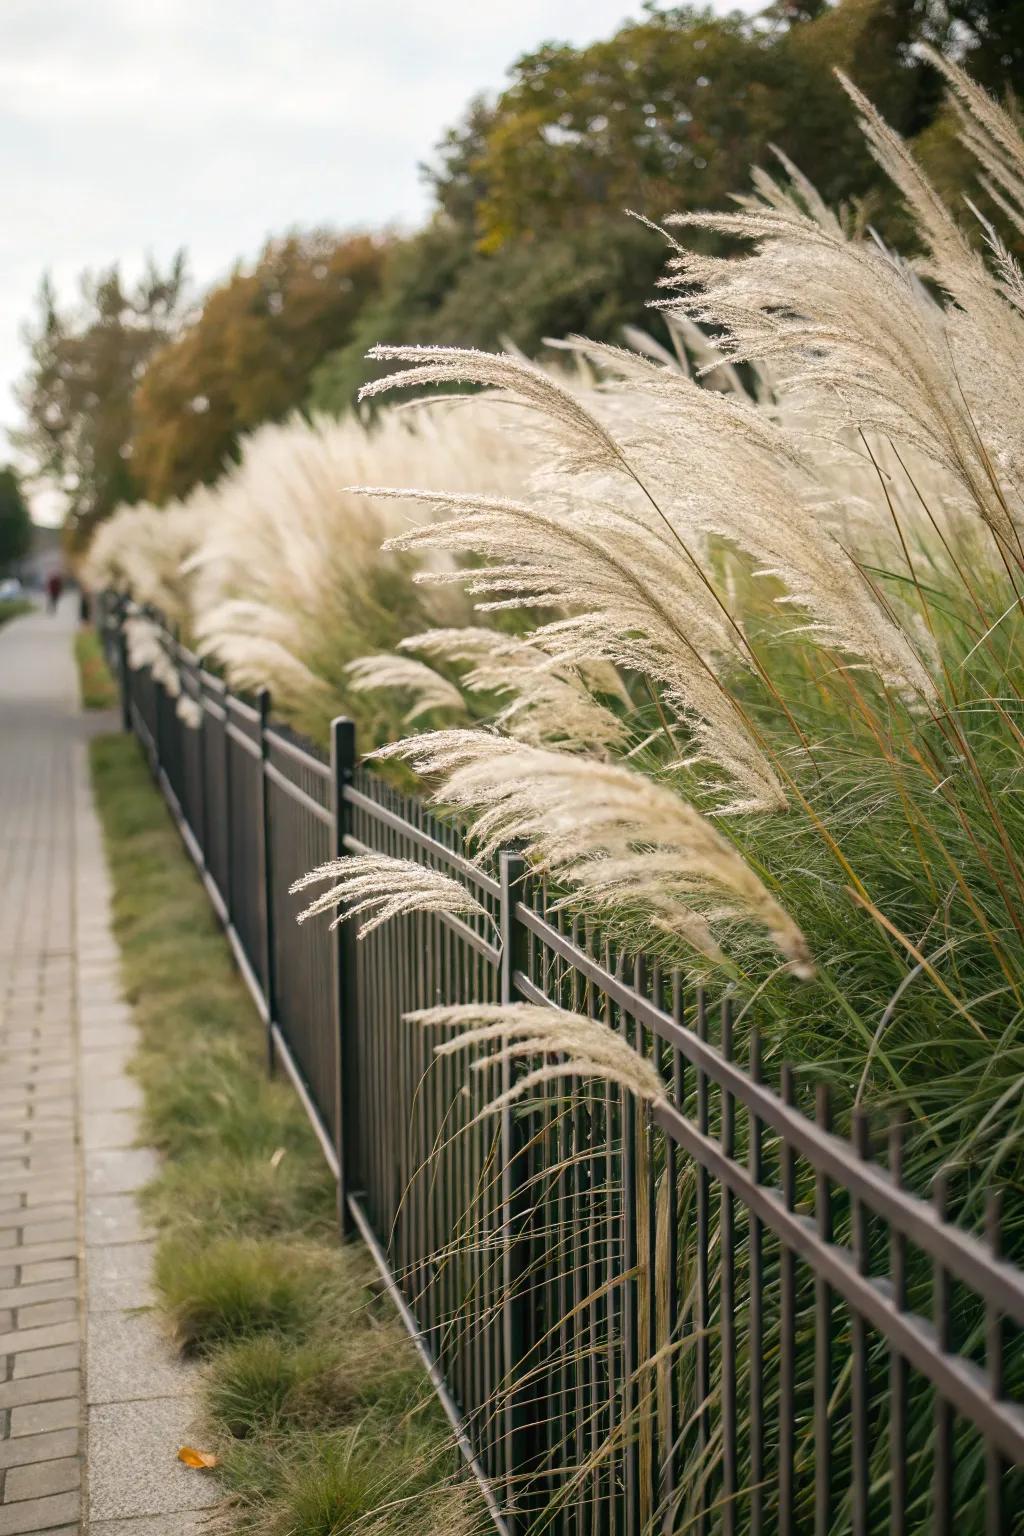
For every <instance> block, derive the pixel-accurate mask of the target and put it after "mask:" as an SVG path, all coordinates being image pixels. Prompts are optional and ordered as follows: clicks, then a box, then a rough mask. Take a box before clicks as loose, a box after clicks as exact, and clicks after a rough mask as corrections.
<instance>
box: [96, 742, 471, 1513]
mask: <svg viewBox="0 0 1024 1536" xmlns="http://www.w3.org/2000/svg"><path fill="white" fill-rule="evenodd" d="M91 754H92V771H93V782H94V785H95V790H96V797H97V803H98V808H99V813H100V818H101V821H102V824H103V831H104V837H105V841H106V847H107V854H108V857H109V860H110V866H111V872H112V876H113V886H114V897H113V902H114V929H115V933H116V935H117V939H118V942H119V944H120V946H121V956H122V972H123V979H124V985H125V990H126V993H127V996H128V997H129V999H130V1001H131V1003H132V1005H133V1008H134V1011H135V1017H136V1021H137V1023H138V1025H139V1027H140V1030H141V1046H140V1050H139V1053H138V1057H137V1060H136V1063H135V1067H134V1070H135V1071H136V1073H137V1075H138V1077H139V1079H140V1081H141V1083H142V1085H143V1088H144V1091H145V1103H146V1111H145V1119H146V1136H147V1138H148V1139H149V1140H150V1141H151V1143H152V1144H153V1145H155V1146H157V1147H158V1148H160V1150H161V1151H162V1152H163V1154H164V1162H163V1168H162V1171H161V1173H160V1174H159V1175H158V1177H157V1178H156V1180H155V1181H154V1183H153V1184H152V1185H151V1186H150V1188H149V1190H148V1191H147V1193H146V1200H147V1204H148V1210H149V1214H150V1216H151V1217H152V1219H153V1220H154V1222H155V1223H156V1225H157V1229H158V1234H159V1243H158V1251H157V1266H156V1277H157V1288H158V1293H159V1297H160V1304H161V1306H162V1309H163V1312H164V1315H165V1317H166V1320H167V1325H168V1328H169V1330H170V1331H171V1333H172V1335H173V1337H174V1338H175V1340H176V1343H177V1346H178V1348H179V1349H181V1350H182V1352H183V1353H187V1354H190V1355H193V1356H197V1357H199V1358H200V1359H201V1360H202V1362H203V1383H204V1396H205V1412H206V1433H207V1436H208V1441H209V1444H208V1446H206V1447H205V1448H209V1449H212V1450H213V1451H214V1452H215V1453H216V1454H217V1455H218V1457H219V1458H220V1469H219V1472H218V1473H217V1474H216V1475H218V1476H220V1477H221V1478H222V1481H223V1485H224V1489H225V1493H226V1495H227V1496H228V1497H229V1500H230V1514H229V1517H228V1519H229V1526H230V1528H231V1529H232V1530H235V1531H238V1532H253V1533H255V1532H257V1531H258V1532H259V1533H260V1536H343V1533H346V1532H368V1533H372V1536H405V1533H409V1536H412V1533H413V1532H415V1533H416V1536H431V1533H438V1536H440V1533H441V1532H443V1533H444V1536H470V1533H475V1532H477V1531H482V1530H484V1529H486V1522H485V1521H483V1520H482V1519H481V1507H480V1504H479V1501H478V1499H477V1497H476V1494H475V1491H474V1489H473V1488H472V1486H471V1485H470V1484H469V1483H467V1482H466V1480H465V1479H464V1478H463V1477H462V1476H461V1475H460V1473H459V1470H458V1466H457V1457H456V1454H455V1452H454V1451H453V1449H452V1445H451V1439H450V1435H449V1433H448V1426H447V1424H446V1422H445V1420H444V1418H443V1416H442V1415H441V1412H440V1410H439V1408H438V1407H437V1404H436V1401H435V1399H434V1398H433V1395H432V1393H431V1391H430V1388H429V1384H428V1383H427V1381H426V1378H425V1376H424V1374H423V1372H422V1370H421V1369H420V1366H419V1362H418V1360H417V1359H416V1356H415V1354H414V1352H413V1350H412V1347H411V1345H410V1343H409V1341H408V1339H407V1337H406V1335H405V1333H404V1330H403V1329H402V1327H401V1325H400V1323H399V1322H398V1321H397V1319H396V1318H395V1317H394V1314H393V1313H392V1312H391V1310H390V1306H389V1304H388V1303H387V1301H386V1299H381V1298H380V1296H379V1294H377V1292H376V1289H375V1287H374V1284H373V1273H372V1266H371V1264H370V1261H369V1259H368V1258H367V1256H366V1255H365V1253H364V1252H363V1251H362V1250H361V1249H360V1248H358V1247H356V1246H355V1245H351V1246H346V1247H340V1246H339V1244H338V1242H337V1239H336V1236H335V1232H334V1186H333V1181H332V1180H331V1177H330V1175H329V1173H328V1171H327V1170H326V1168H325V1167H324V1164H323V1159H322V1156H321V1154H320V1151H319V1148H318V1147H317V1144H316V1141H315V1139H314V1136H313V1133H312V1131H311V1130H310V1128H309V1126H308V1124H307V1123H306V1120H305V1117H304V1115H303V1112H302V1110H301V1108H300V1106H299V1104H298V1101H297V1100H296V1098H295V1095H294V1094H293V1092H292V1090H291V1089H290V1087H288V1086H287V1084H286V1083H284V1082H282V1081H268V1079H267V1077H266V1073H265V1069H264V1064H263V1063H264V1043H263V1037H262V1031H261V1028H260V1026H259V1023H258V1020H257V1017H256V1014H255V1012H254V1010H253V1008H252V1005H251V1002H250V1000H249V997H248V994H247V993H246V991H245V989H244V987H243V985H242V982H241V980H240V978H239V976H238V974H237V972H236V970H235V968H234V965H233V964H232V961H231V958H230V954H229V951H228V948H227V944H226V942H225V940H224V937H223V935H222V933H221V932H220V930H219V929H218V927H217V925H216V922H215V919H214V917H213V914H212V912H211V910H210V907H209V903H208V901H207V898H206V894H205V892H204V891H203V889H202V886H201V884H200V882H199V880H198V879H197V877H196V874H195V871H194V870H193V868H192V865H191V863H190V862H189V860H188V858H187V855H186V854H185V852H184V850H183V848H182V846H181V842H180V840H179V838H178V834H177V832H176V830H175V829H174V827H173V824H172V822H171V820H170V817H169V816H168V814H167V810H166V807H165V806H164V804H163V801H162V799H161V798H160V796H159V794H158V792H157V790H156V789H155V788H154V786H153V784H152V781H151V780H150V778H149V775H148V772H147V770H146V768H145V766H144V764H143V761H142V758H141V756H140V754H139V752H138V748H137V746H136V744H135V742H134V741H133V740H132V739H131V738H129V737H123V736H103V737H99V738H98V739H96V740H95V741H93V742H92V744H91ZM197 1475H203V1474H197Z"/></svg>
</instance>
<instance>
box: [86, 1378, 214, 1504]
mask: <svg viewBox="0 0 1024 1536" xmlns="http://www.w3.org/2000/svg"><path fill="white" fill-rule="evenodd" d="M194 1415H195V1406H194V1404H193V1403H192V1402H191V1401H190V1400H189V1399H188V1398H177V1397H175V1398H163V1399H157V1400H156V1401H150V1402H142V1403H108V1404H105V1405H104V1406H103V1407H100V1408H96V1409H94V1410H93V1412H92V1414H91V1416H90V1429H89V1442H90V1444H89V1519H90V1522H91V1523H92V1529H93V1531H95V1530H97V1529H102V1527H99V1526H97V1524H95V1523H93V1522H99V1521H103V1520H121V1521H123V1520H129V1519H131V1518H132V1517H133V1516H138V1515H173V1514H176V1513H177V1512H178V1511H181V1510H188V1511H194V1510H199V1509H204V1508H209V1507H211V1506H212V1505H214V1504H216V1503H218V1502H219V1500H220V1497H221V1493H220V1489H219V1487H218V1484H217V1480H216V1478H213V1477H210V1476H209V1475H208V1474H207V1473H204V1472H197V1471H195V1470H193V1469H191V1468H188V1467H185V1466H183V1465H182V1463H181V1462H180V1461H178V1459H177V1454H176V1453H177V1449H178V1447H179V1446H180V1445H183V1444H185V1443H186V1442H187V1441H188V1440H190V1439H192V1438H193V1436H194V1434H195V1425H194ZM126 1445H131V1446H132V1447H133V1455H132V1456H131V1457H127V1456H125V1454H124V1448H125V1446H126ZM157 1529H158V1530H159V1527H158V1528H157ZM172 1529H175V1528H174V1527H172ZM178 1529H180V1527H179V1528H178Z"/></svg>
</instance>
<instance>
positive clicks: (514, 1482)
mask: <svg viewBox="0 0 1024 1536" xmlns="http://www.w3.org/2000/svg"><path fill="white" fill-rule="evenodd" d="M498 868H499V875H498V879H499V883H500V887H501V894H500V898H499V901H500V906H499V927H500V930H501V979H500V1001H501V1002H502V1003H512V1002H514V1001H515V1000H516V985H515V975H516V971H517V970H518V969H519V966H520V961H521V958H522V950H523V935H522V932H521V930H520V928H519V924H518V923H517V922H516V902H517V901H518V899H519V897H518V892H517V889H516V886H517V882H519V881H520V880H521V879H522V876H523V875H524V873H525V871H526V865H525V863H524V861H523V859H522V858H521V857H520V856H519V854H517V853H514V852H509V851H507V850H503V851H502V853H501V854H500V856H499V863H498ZM512 1085H513V1075H512V1065H511V1063H510V1062H509V1061H507V1060H506V1061H504V1062H503V1063H502V1068H501V1090H502V1092H503V1093H507V1092H508V1091H509V1089H510V1088H511V1087H512ZM500 1149H501V1207H502V1209H501V1252H502V1281H501V1283H502V1297H501V1308H502V1343H503V1351H502V1352H503V1360H502V1378H503V1388H502V1391H503V1397H504V1404H503V1412H502V1419H503V1424H502V1438H503V1441H504V1458H503V1461H504V1474H505V1476H504V1481H505V1508H506V1519H507V1521H508V1525H509V1530H510V1532H511V1533H512V1536H518V1533H519V1532H520V1531H522V1530H524V1529H525V1528H526V1525H527V1523H528V1513H527V1506H528V1503H529V1497H528V1490H527V1487H526V1482H525V1480H526V1477H527V1475H528V1470H529V1468H528V1461H529V1441H530V1434H529V1428H530V1424H529V1419H530V1407H529V1402H530V1398H531V1395H532V1393H531V1391H530V1389H529V1388H528V1387H527V1386H526V1384H525V1382H524V1380H523V1373H524V1371H526V1370H529V1371H530V1373H531V1376H535V1375H536V1369H537V1363H538V1362H537V1361H536V1360H535V1359H534V1358H533V1356H532V1354H531V1353H530V1328H529V1318H530V1301H529V1287H530V1285H531V1283H532V1282H531V1278H530V1273H529V1255H528V1253H527V1251H526V1246H527V1237H526V1226H527V1222H528V1220H529V1215H530V1206H529V1191H528V1186H527V1172H528V1160H527V1151H526V1146H525V1137H524V1135H523V1127H522V1120H521V1118H520V1116H519V1114H518V1113H517V1112H516V1110H515V1108H513V1107H512V1106H511V1105H508V1104H506V1105H505V1108H504V1109H503V1110H502V1112H501V1139H500Z"/></svg>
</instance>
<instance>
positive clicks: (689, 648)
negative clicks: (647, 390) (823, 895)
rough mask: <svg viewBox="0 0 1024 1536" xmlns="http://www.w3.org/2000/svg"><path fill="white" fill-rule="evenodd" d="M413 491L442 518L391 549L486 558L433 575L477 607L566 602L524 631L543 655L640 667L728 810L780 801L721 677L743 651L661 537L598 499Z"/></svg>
mask: <svg viewBox="0 0 1024 1536" xmlns="http://www.w3.org/2000/svg"><path fill="white" fill-rule="evenodd" d="M363 494H365V495H372V496H375V497H376V496H383V497H390V496H392V495H393V494H394V493H393V492H391V491H387V490H380V489H375V488H373V489H371V488H364V490H363ZM406 494H409V493H406ZM416 494H417V495H418V496H419V498H420V499H422V500H424V501H425V502H427V503H428V504H429V505H431V506H433V507H436V508H438V509H441V508H443V509H445V510H447V511H448V512H449V513H450V514H451V515H450V516H449V517H448V518H447V519H446V520H445V521H444V522H437V523H431V524H429V525H427V524H422V525H421V526H420V527H419V528H416V529H413V530H411V531H410V532H409V533H405V534H401V535H398V536H397V537H395V538H393V539H391V540H389V543H388V547H389V548H393V549H412V550H416V549H419V548H423V547H425V548H432V549H438V550H448V551H450V552H452V553H453V554H457V555H458V556H459V557H460V558H463V559H467V558H468V557H470V556H473V555H475V556H478V557H481V558H483V559H484V560H485V561H487V562H488V563H487V564H485V565H484V566H482V567H480V568H477V569H474V570H472V571H469V572H464V571H458V572H457V573H456V574H455V576H454V577H452V576H448V577H443V578H440V579H444V580H451V579H457V580H460V581H464V582H465V583H466V585H467V586H468V588H469V590H470V591H471V592H473V593H474V594H478V595H481V596H484V597H486V598H487V599H488V601H487V602H486V603H484V604H481V605H480V606H482V607H485V608H486V607H488V606H502V607H525V606H538V605H548V606H556V607H558V608H562V609H569V610H570V612H569V616H568V617H564V618H563V617H559V618H557V619H555V620H553V621H552V622H551V623H550V624H547V625H542V626H541V627H540V628H538V629H537V630H535V631H534V633H533V635H532V637H531V638H532V639H533V641H534V642H535V643H537V644H538V645H539V646H540V647H541V648H542V649H543V650H544V652H545V653H546V654H547V655H548V656H550V657H551V658H552V660H553V661H556V662H559V663H562V664H564V665H567V666H570V667H575V666H579V665H580V664H581V663H593V662H611V663H613V664H614V665H615V666H617V667H622V668H626V669H628V670H630V671H634V672H639V673H642V674H643V675H644V676H646V677H648V678H650V679H651V680H652V681H653V682H655V683H657V684H658V685H659V686H660V688H661V689H662V690H663V692H664V695H665V697H666V699H667V701H668V704H669V707H670V708H672V709H674V710H675V711H676V712H677V713H678V714H679V715H680V716H681V717H683V718H685V720H686V722H687V724H688V725H689V726H690V728H691V729H692V731H693V733H694V735H695V736H696V738H697V741H698V744H699V750H698V754H696V755H699V754H700V753H702V754H703V756H704V757H705V758H706V759H707V760H709V761H712V762H714V763H715V764H717V765H719V766H720V767H722V768H724V769H725V771H726V773H727V774H728V775H729V776H730V778H731V779H732V781H733V786H734V788H735V790H736V791H738V793H737V795H736V798H735V799H734V801H733V802H732V804H733V806H734V808H737V809H738V808H743V809H761V810H764V809H773V810H778V809H781V808H783V807H784V806H785V804H786V796H785V792H784V790H783V787H782V784H781V782H780V779H779V776H778V774H777V773H776V771H775V769H774V767H773V765H772V763H771V761H770V760H769V759H768V757H767V756H766V754H765V753H764V752H763V750H762V749H761V748H760V747H759V746H758V744H757V742H756V740H755V739H754V737H753V735H752V734H751V730H750V727H749V725H748V722H747V721H746V720H745V718H744V716H743V714H742V712H741V711H740V710H739V709H738V707H737V705H736V704H735V702H734V701H733V699H732V697H731V695H730V694H729V692H728V689H727V688H726V687H725V685H724V683H723V681H722V679H721V677H720V675H719V674H720V672H721V671H722V670H723V668H724V666H725V660H724V659H725V658H728V661H729V663H730V664H731V665H733V666H740V667H742V666H746V665H748V664H749V658H747V657H746V656H745V655H744V653H743V650H742V648H741V646H740V645H739V643H738V640H737V636H736V633H735V632H734V630H733V629H732V628H731V627H730V625H729V623H728V620H727V616H726V615H725V613H724V612H723V611H722V609H721V608H720V606H719V605H718V604H717V603H716V602H715V601H714V600H713V599H712V598H710V597H709V592H708V587H707V583H706V581H705V580H704V579H703V578H702V577H701V576H700V574H699V573H698V571H697V569H696V568H695V566H694V565H693V563H692V562H691V561H690V560H688V559H687V558H686V556H685V555H684V554H683V553H682V552H681V551H680V550H679V549H678V548H677V547H676V546H675V545H674V544H673V543H672V542H671V540H669V539H668V538H666V537H665V536H664V535H663V534H662V533H660V532H659V531H658V530H657V529H655V528H652V527H649V526H647V525H645V524H641V523H637V522H636V521H634V520H633V519H632V518H630V517H629V516H627V515H624V514H623V513H621V512H619V511H617V510H616V509H614V508H613V507H611V506H608V505H604V504H598V505H590V504H587V503H584V504H583V505H582V506H578V507H576V508H575V509H574V511H573V513H572V515H571V516H564V515H562V514H561V513H560V512H559V510H558V509H556V508H551V509H549V508H547V507H540V506H528V505H526V504H525V503H523V502H518V501H511V500H507V499H499V498H494V497H485V496H474V495H457V494H454V493H444V492H419V493H416Z"/></svg>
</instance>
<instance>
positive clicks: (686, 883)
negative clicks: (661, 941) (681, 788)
mask: <svg viewBox="0 0 1024 1536" xmlns="http://www.w3.org/2000/svg"><path fill="white" fill-rule="evenodd" d="M376 755H377V756H378V757H380V758H392V757H398V758H401V759H402V760H403V761H406V762H408V763H410V764H411V765H412V767H413V768H414V769H415V770H416V772H417V773H420V774H424V775H428V776H430V777H432V778H433V777H436V778H437V779H439V780H440V782H439V784H438V787H437V788H436V789H435V791H434V795H433V798H434V800H435V802H436V803H440V804H443V805H446V806H450V807H452V808H455V809H457V810H459V811H461V812H464V813H466V814H467V815H468V816H469V817H470V818H471V823H472V832H473V835H474V836H475V837H476V838H478V839H479V840H480V842H481V844H482V845H483V850H484V852H487V851H493V850H494V849H496V848H499V847H501V846H503V845H506V844H510V843H519V844H521V845H522V846H523V847H524V849H525V853H526V857H527V858H528V859H529V860H530V862H531V863H532V864H533V865H534V866H535V867H537V868H538V869H541V870H544V871H548V872H550V873H551V874H552V875H553V876H555V878H556V879H558V880H560V881H563V882H564V883H565V884H566V885H567V886H569V887H570V888H571V890H572V891H573V893H574V895H575V896H576V897H579V898H581V899H582V900H584V901H585V902H586V903H587V904H588V905H590V906H593V907H594V908H595V909H597V910H599V911H603V912H606V913H608V914H610V915H612V916H614V915H615V914H616V913H617V912H618V913H621V912H622V911H623V910H628V909H629V908H630V907H633V908H634V909H636V910H639V911H641V912H645V913H646V914H648V915H649V917H650V920H651V922H652V923H653V924H654V926H655V927H657V928H660V929H662V930H663V931H665V932H668V933H672V934H674V935H675V936H677V937H678V938H680V939H681V940H683V941H684V942H685V943H687V944H689V945H690V946H691V947H692V948H694V949H695V950H697V951H698V952H699V953H700V954H702V955H704V956H706V957H707V958H708V959H710V960H713V961H721V960H722V958H723V953H722V949H721V947H720V945H719V943H718V940H717V938H716V936H715V933H714V926H717V925H718V924H722V923H725V922H728V923H730V924H744V925H747V926H753V927H755V928H757V929H760V930H762V931H765V932H766V933H767V935H768V937H769V938H770V940H771V942H772V943H773V944H774V945H775V946H776V947H777V948H778V949H779V950H780V951H781V953H782V954H783V956H784V957H785V959H786V960H787V961H788V962H789V964H790V966H791V968H792V970H793V972H794V974H796V975H798V976H803V977H806V976H809V975H811V974H812V973H813V963H812V960H811V956H810V953H809V950H808V946H807V942H806V940H805V939H804V936H803V934H802V933H801V932H800V930H799V928H798V927H797V925H796V924H795V923H794V922H793V920H792V918H791V917H790V916H789V914H788V913H787V912H786V911H785V910H784V909H783V908H782V906H781V905H780V904H779V902H778V901H776V899H775V897H774V896H772V894H771V892H770V891H769V890H768V889H767V887H766V886H765V885H764V883H763V882H762V881H761V880H760V879H759V878H758V876H757V875H756V874H755V873H754V871H753V870H752V869H751V868H750V866H749V865H748V864H747V863H746V861H745V860H744V859H743V858H742V857H741V855H740V854H739V853H738V852H737V850H736V849H735V848H734V847H733V845H732V844H731V843H730V842H728V841H727V840H726V838H724V837H723V836H722V834H721V833H720V832H718V831H717V830H716V829H715V828H714V827H713V826H712V825H711V823H710V822H709V821H708V820H707V818H706V817H704V816H701V815H700V813H699V812H698V811H696V810H695V809H694V808H693V807H692V806H691V805H688V804H687V803H686V802H685V801H683V800H681V799H680V798H679V797H678V796H677V795H675V794H673V793H672V792H671V791H670V790H669V789H666V788H665V787H663V786H662V785H660V784H656V783H654V782H652V781H651V780H650V779H649V778H647V777H645V776H644V775H642V774H640V773H637V772H634V771H632V770H631V769H629V768H626V767H623V766H621V765H617V764H610V763H602V762H599V761H596V760H594V759H590V758H582V757H579V756H577V755H575V754H572V753H566V752H552V751H547V750H544V749H541V748H538V747H529V746H526V745H524V744H523V743H521V742H516V741H511V740H509V739H508V738H504V737H498V736H494V735H492V734H490V733H489V732H487V731H470V730H450V731H430V732H427V733H425V734H424V735H422V736H415V737H411V738H410V739H409V740H407V741H400V742H395V743H393V744H391V745H390V746H387V747H383V748H382V749H381V750H380V751H379V752H378V753H377V754H376ZM713 925H714V926H713Z"/></svg>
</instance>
